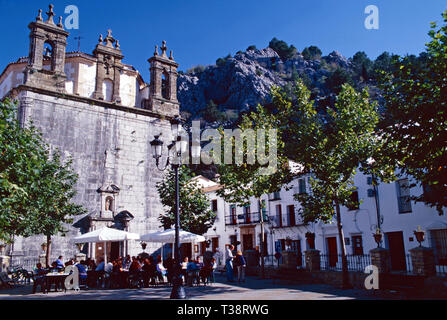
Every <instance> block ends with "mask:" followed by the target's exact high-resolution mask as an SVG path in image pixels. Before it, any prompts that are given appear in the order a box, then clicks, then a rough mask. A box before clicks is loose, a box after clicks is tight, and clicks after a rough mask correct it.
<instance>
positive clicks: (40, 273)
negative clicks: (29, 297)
mask: <svg viewBox="0 0 447 320" xmlns="http://www.w3.org/2000/svg"><path fill="white" fill-rule="evenodd" d="M33 274H34V277H33V281H34V283H33V293H36V289H37V286H40V289H41V290H42V292H45V274H47V270H45V269H44V268H42V264H41V263H38V264H37V265H36V268H35V269H34V270H33Z"/></svg>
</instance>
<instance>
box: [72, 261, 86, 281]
mask: <svg viewBox="0 0 447 320" xmlns="http://www.w3.org/2000/svg"><path fill="white" fill-rule="evenodd" d="M75 266H76V268H78V271H79V280H80V284H82V283H86V281H87V268H86V265H85V261H84V260H82V261H81V262H80V263H77V264H75Z"/></svg>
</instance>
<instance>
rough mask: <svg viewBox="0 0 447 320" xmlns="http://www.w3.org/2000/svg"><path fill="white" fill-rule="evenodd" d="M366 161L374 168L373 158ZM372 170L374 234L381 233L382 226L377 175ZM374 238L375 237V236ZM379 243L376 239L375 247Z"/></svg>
mask: <svg viewBox="0 0 447 320" xmlns="http://www.w3.org/2000/svg"><path fill="white" fill-rule="evenodd" d="M366 162H367V163H368V165H369V166H370V168H371V169H373V168H374V165H375V164H376V160H374V159H373V158H371V157H370V158H368V159H367V160H366ZM371 171H372V172H371V183H372V186H373V193H374V200H375V202H376V214H377V228H376V234H381V233H380V232H381V230H382V226H381V224H382V223H381V220H382V218H381V216H380V202H379V186H378V183H377V177H376V175H375V174H374V170H371ZM375 238H376V237H375ZM377 239H379V238H378V237H377ZM380 239H381V237H380ZM376 242H377V240H376ZM380 243H381V240H378V242H377V247H380Z"/></svg>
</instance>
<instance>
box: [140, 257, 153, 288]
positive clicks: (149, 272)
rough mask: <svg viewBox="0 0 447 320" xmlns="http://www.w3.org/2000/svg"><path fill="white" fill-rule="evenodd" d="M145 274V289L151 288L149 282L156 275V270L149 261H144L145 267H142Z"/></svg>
mask: <svg viewBox="0 0 447 320" xmlns="http://www.w3.org/2000/svg"><path fill="white" fill-rule="evenodd" d="M141 271H142V273H143V284H144V286H145V287H148V286H149V280H150V279H151V278H152V277H153V276H154V275H155V272H154V268H153V266H152V264H151V262H150V261H149V259H147V258H146V259H144V262H143V266H142V267H141Z"/></svg>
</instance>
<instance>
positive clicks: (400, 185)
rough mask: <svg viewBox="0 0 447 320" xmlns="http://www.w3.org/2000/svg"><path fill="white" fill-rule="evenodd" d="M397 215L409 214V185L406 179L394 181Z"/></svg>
mask: <svg viewBox="0 0 447 320" xmlns="http://www.w3.org/2000/svg"><path fill="white" fill-rule="evenodd" d="M396 189H397V206H398V208H399V213H409V212H411V211H412V210H411V201H410V200H411V199H410V183H409V181H408V179H407V178H405V179H400V180H398V181H396Z"/></svg>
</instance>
